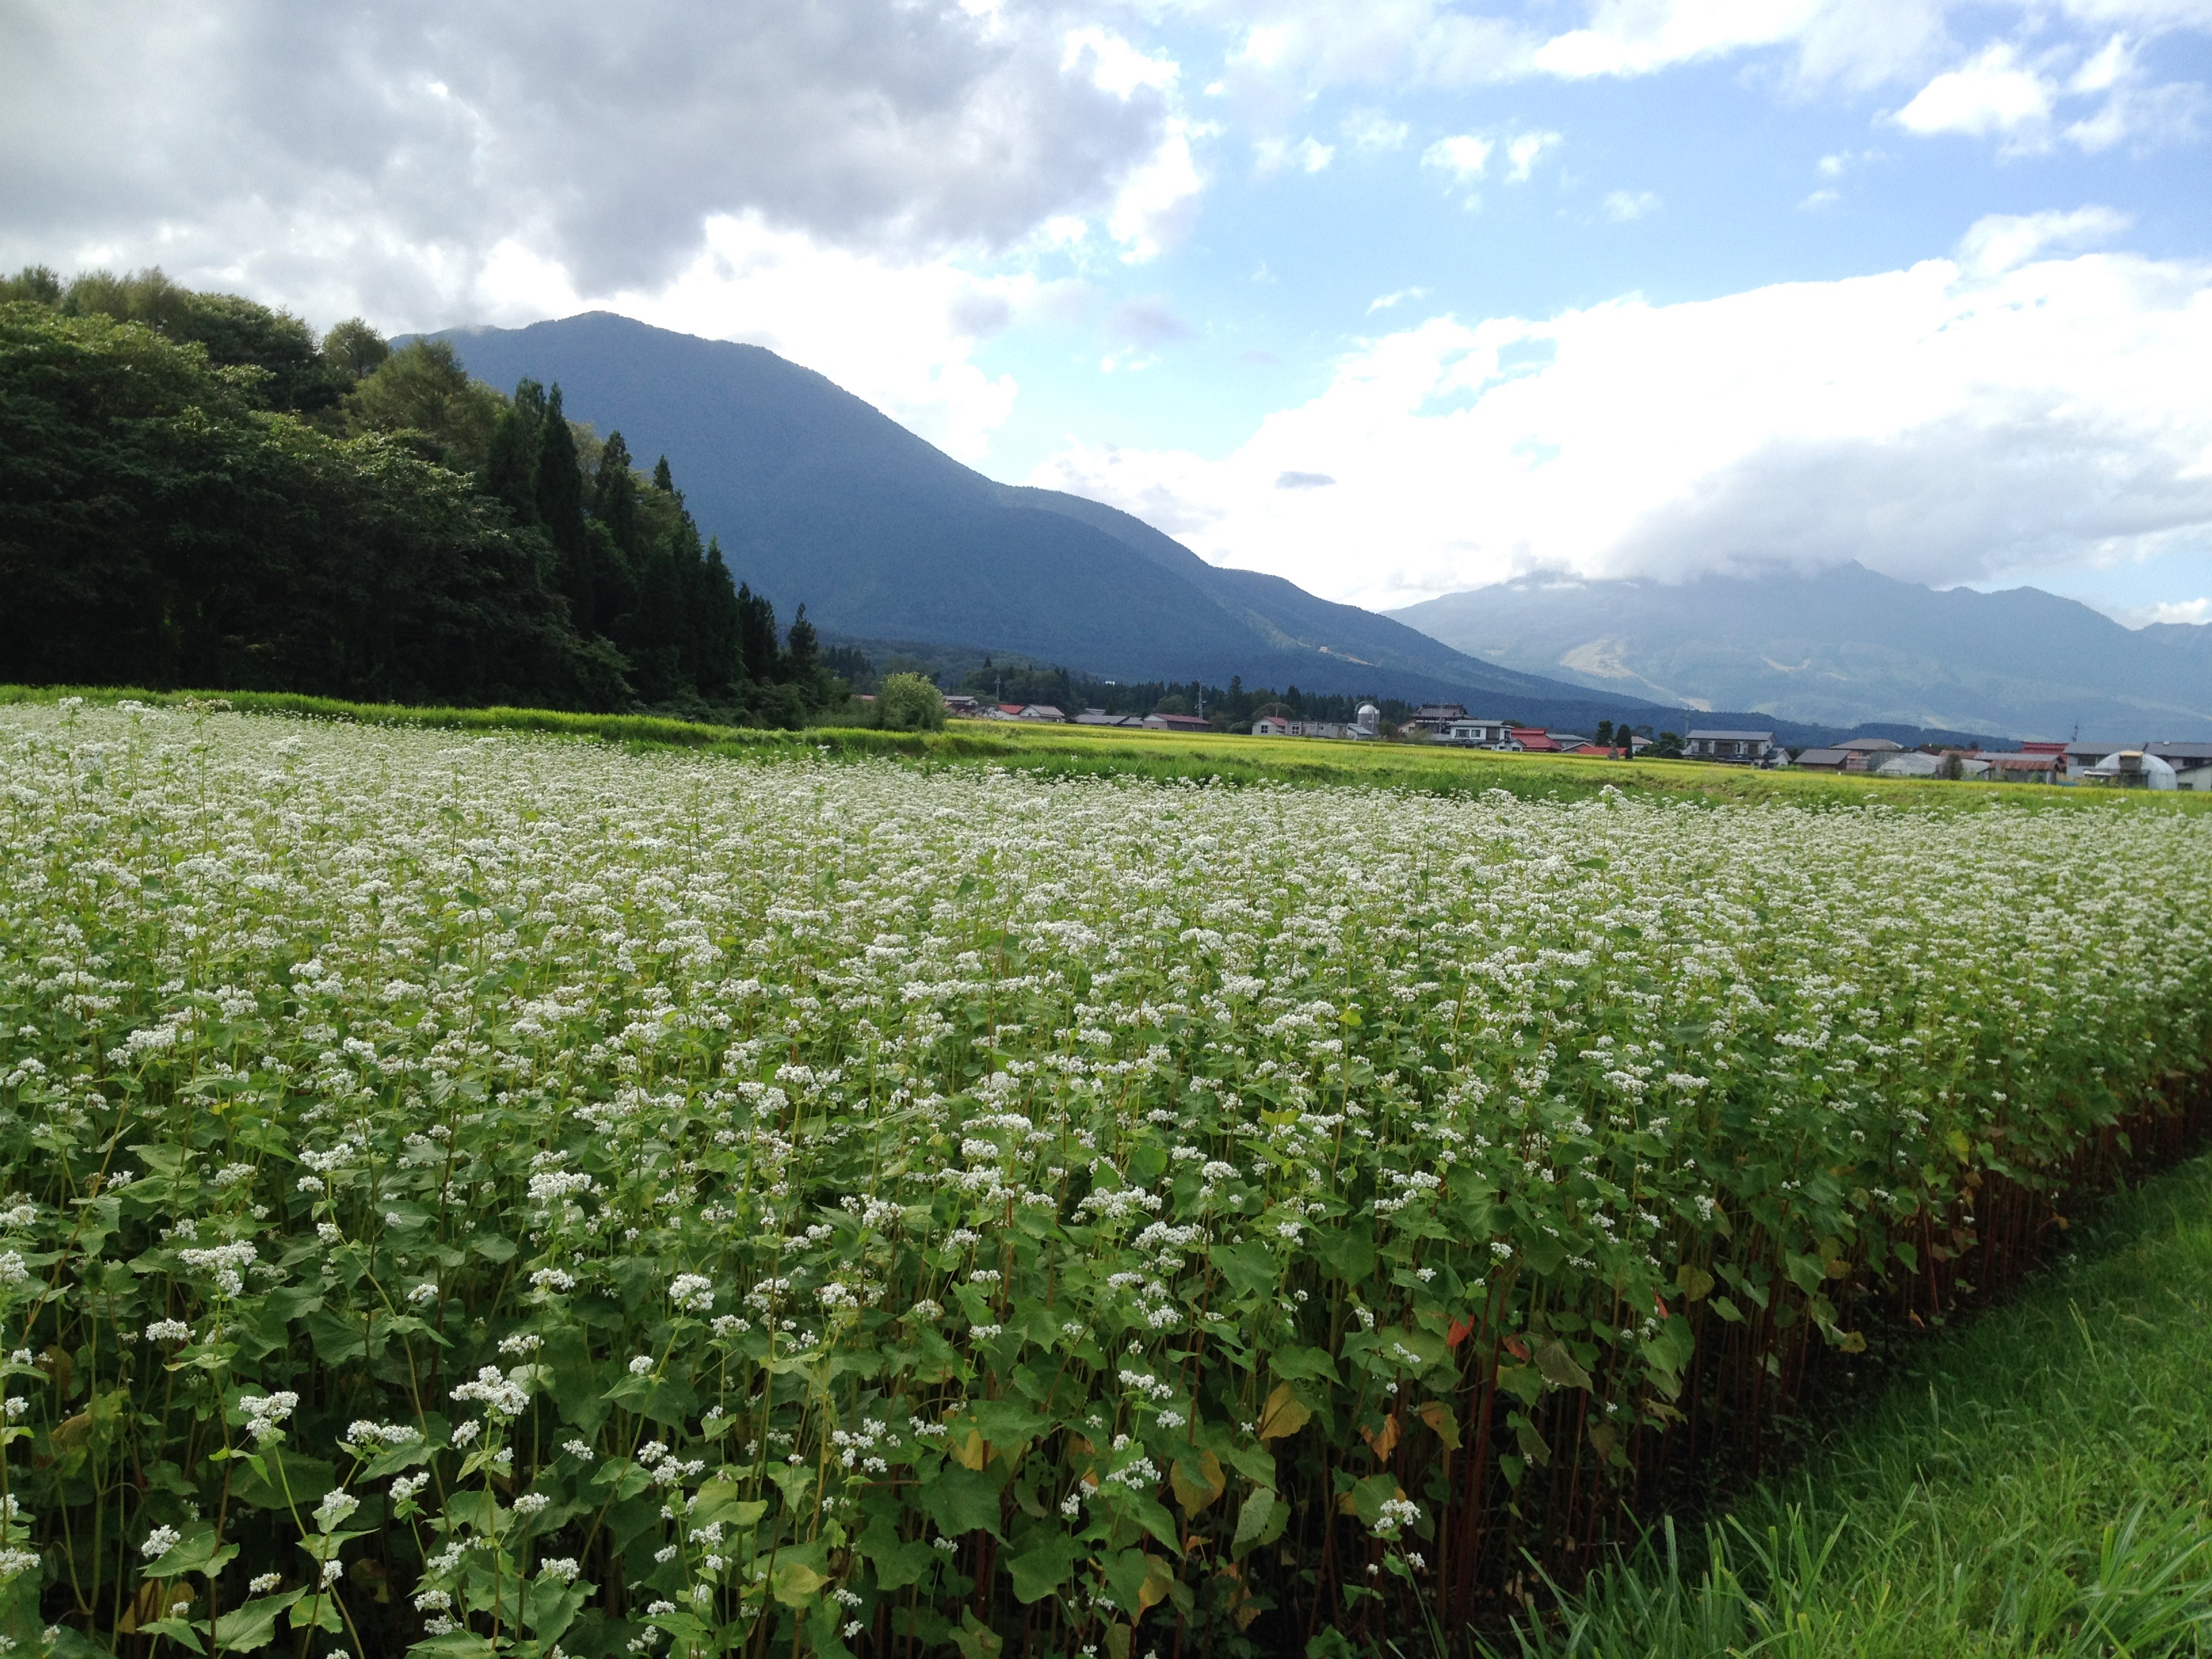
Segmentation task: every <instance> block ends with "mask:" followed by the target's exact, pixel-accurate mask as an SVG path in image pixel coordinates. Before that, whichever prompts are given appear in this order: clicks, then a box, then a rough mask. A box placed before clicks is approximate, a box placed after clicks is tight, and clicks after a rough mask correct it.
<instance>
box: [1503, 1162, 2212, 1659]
mask: <svg viewBox="0 0 2212 1659" xmlns="http://www.w3.org/2000/svg"><path fill="white" fill-rule="evenodd" d="M2082 1233H2083V1234H2084V1235H2086V1237H2078V1239H2077V1243H2076V1246H2075V1254H2073V1255H2070V1256H2069V1257H2068V1258H2066V1259H2065V1260H2063V1261H2061V1262H2059V1263H2058V1264H2057V1265H2056V1266H2055V1267H2052V1268H2051V1270H2049V1271H2047V1272H2045V1273H2042V1274H2040V1275H2039V1276H2038V1278H2037V1279H2036V1280H2035V1281H2034V1282H2033V1284H2032V1285H2030V1286H2028V1288H2027V1290H2026V1291H2024V1292H2023V1293H2022V1294H2021V1297H2019V1298H2018V1299H2017V1300H2016V1301H2015V1302H2013V1303H2010V1304H2008V1305H2006V1306H2004V1307H2003V1308H2002V1309H1998V1310H1992V1311H1990V1312H1989V1313H1987V1314H1984V1315H1983V1316H1980V1317H1978V1318H1977V1319H1975V1320H1973V1321H1972V1322H1969V1323H1967V1324H1966V1326H1965V1327H1964V1328H1961V1329H1960V1330H1958V1331H1956V1332H1954V1333H1951V1334H1944V1335H1942V1336H1939V1337H1937V1338H1936V1339H1934V1340H1932V1341H1931V1342H1930V1344H1929V1346H1928V1347H1927V1348H1926V1349H1925V1350H1924V1351H1923V1352H1921V1353H1920V1354H1918V1355H1917V1356H1915V1357H1914V1358H1913V1359H1912V1360H1911V1363H1909V1364H1907V1365H1906V1366H1905V1367H1904V1368H1902V1369H1901V1370H1899V1372H1898V1373H1896V1374H1894V1375H1893V1376H1892V1377H1891V1378H1890V1379H1889V1380H1887V1382H1886V1383H1884V1385H1883V1386H1882V1388H1881V1391H1880V1393H1879V1395H1877V1397H1876V1398H1875V1400H1874V1401H1871V1402H1870V1403H1869V1406H1868V1407H1867V1408H1866V1409H1865V1410H1864V1411H1863V1413H1851V1414H1849V1415H1846V1416H1845V1417H1844V1418H1842V1419H1839V1420H1838V1421H1836V1422H1834V1423H1832V1425H1827V1426H1826V1429H1825V1431H1823V1433H1822V1434H1821V1436H1820V1442H1819V1443H1818V1445H1817V1447H1816V1449H1814V1453H1813V1455H1812V1456H1811V1457H1810V1458H1809V1460H1808V1462H1806V1463H1805V1464H1804V1466H1803V1467H1802V1468H1800V1469H1799V1470H1798V1471H1797V1472H1796V1473H1795V1474H1792V1475H1791V1476H1790V1477H1788V1478H1786V1479H1778V1480H1771V1481H1769V1482H1766V1483H1765V1484H1764V1485H1762V1486H1759V1487H1757V1488H1755V1489H1754V1490H1753V1492H1751V1493H1750V1494H1749V1495H1748V1497H1747V1498H1745V1499H1744V1500H1743V1501H1742V1502H1741V1503H1739V1504H1737V1505H1736V1506H1735V1509H1734V1510H1733V1512H1732V1513H1731V1514H1730V1515H1729V1516H1728V1517H1727V1518H1726V1519H1724V1520H1723V1521H1722V1522H1717V1523H1716V1524H1714V1525H1711V1526H1710V1527H1707V1528H1705V1529H1704V1530H1703V1533H1702V1535H1701V1536H1698V1537H1694V1538H1692V1537H1685V1536H1681V1535H1679V1534H1677V1532H1676V1531H1675V1529H1674V1528H1673V1527H1672V1526H1671V1525H1670V1526H1666V1527H1662V1528H1660V1529H1658V1530H1657V1531H1656V1533H1655V1534H1653V1535H1652V1537H1651V1538H1650V1539H1649V1540H1647V1541H1646V1543H1645V1545H1644V1547H1643V1548H1642V1549H1641V1550H1640V1551H1639V1552H1638V1553H1637V1555H1636V1556H1635V1557H1634V1558H1633V1559H1632V1560H1631V1561H1630V1562H1629V1563H1628V1564H1627V1565H1626V1566H1624V1567H1621V1568H1619V1569H1616V1570H1613V1571H1608V1572H1605V1573H1601V1574H1599V1575H1598V1576H1596V1577H1594V1578H1593V1579H1592V1580H1591V1581H1590V1583H1589V1584H1588V1585H1587V1586H1586V1587H1585V1589H1583V1592H1582V1594H1581V1595H1577V1596H1570V1597H1566V1598H1565V1599H1564V1601H1563V1602H1562V1604H1561V1606H1560V1607H1559V1608H1558V1609H1557V1611H1556V1613H1555V1614H1554V1615H1553V1616H1552V1617H1550V1618H1547V1620H1545V1621H1544V1622H1543V1623H1542V1625H1541V1626H1538V1627H1536V1628H1526V1627H1524V1628H1523V1629H1522V1631H1521V1632H1519V1633H1518V1641H1517V1644H1509V1645H1507V1646H1506V1647H1504V1649H1502V1650H1500V1649H1493V1650H1492V1653H1493V1654H1498V1653H1500V1652H1503V1653H1509V1654H1510V1653H1515V1652H1516V1651H1517V1654H1518V1655H1519V1656H1521V1659H1569V1656H1576V1659H1718V1656H1723V1655H1732V1654H1749V1653H1753V1652H1758V1653H1762V1654H1773V1655H1789V1656H1795V1659H1831V1656H1834V1659H1844V1656H1849V1659H1874V1656H1881V1659H1893V1656H1894V1659H1907V1656H1910V1659H1954V1656H1969V1655H1971V1656H1995V1655H1999V1654H2003V1655H2026V1654H2033V1655H2045V1654H2049V1655H2063V1656H2075V1655H2081V1656H2088V1655H2107V1654H2112V1655H2130V1656H2148V1655H2154V1654H2156V1655H2172V1654H2203V1653H2206V1652H2212V1159H2204V1158H2200V1159H2198V1160H2197V1161H2195V1162H2192V1163H2191V1164H2186V1165H2185V1166H2183V1167H2182V1168H2180V1169H2179V1170H2173V1171H2172V1172H2170V1173H2168V1174H2166V1175H2165V1176H2160V1177H2159V1178H2157V1179H2155V1180H2154V1181H2151V1182H2148V1183H2147V1184H2145V1185H2144V1186H2142V1188H2138V1189H2137V1190H2136V1191H2135V1192H2133V1193H2131V1194H2127V1195H2124V1196H2123V1197H2121V1198H2119V1199H2118V1200H2114V1201H2113V1202H2112V1204H2111V1205H2110V1206H2108V1207H2107V1208H2106V1212H2104V1213H2103V1214H2102V1215H2100V1217H2099V1218H2098V1219H2097V1221H2096V1222H2095V1224H2094V1225H2093V1227H2091V1228H2085V1229H2083V1230H2082Z"/></svg>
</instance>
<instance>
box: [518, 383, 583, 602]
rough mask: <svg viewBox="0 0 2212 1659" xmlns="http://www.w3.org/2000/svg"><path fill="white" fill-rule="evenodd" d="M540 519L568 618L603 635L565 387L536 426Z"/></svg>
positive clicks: (550, 397) (534, 477) (534, 481)
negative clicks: (564, 411)
mask: <svg viewBox="0 0 2212 1659" xmlns="http://www.w3.org/2000/svg"><path fill="white" fill-rule="evenodd" d="M531 491H532V505H533V506H534V507H536V509H537V513H536V516H537V520H538V525H539V526H540V527H541V528H543V529H544V532H545V539H546V540H547V541H549V542H550V543H551V544H552V546H553V557H554V568H555V569H556V571H557V572H558V573H559V580H560V583H561V591H562V592H563V593H565V594H567V595H568V613H569V615H570V616H571V617H574V619H575V623H576V626H577V628H578V629H580V631H581V632H584V633H586V634H590V633H595V632H598V631H599V626H600V619H599V602H598V601H599V593H598V590H599V583H598V582H597V580H595V578H596V576H597V574H598V573H597V572H595V571H594V570H593V569H592V563H593V560H592V545H591V538H590V537H589V535H588V534H587V533H586V530H585V528H584V473H583V469H582V468H581V467H580V465H578V464H577V461H576V439H575V435H574V434H573V433H571V432H570V431H569V430H568V416H565V415H564V414H562V410H561V388H560V387H559V386H555V387H554V388H553V390H552V391H551V392H550V393H548V394H547V396H546V399H545V412H544V416H543V417H542V418H541V419H540V420H539V421H538V463H537V465H536V466H535V467H533V468H532V472H531Z"/></svg>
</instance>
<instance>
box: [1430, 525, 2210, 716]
mask: <svg viewBox="0 0 2212 1659" xmlns="http://www.w3.org/2000/svg"><path fill="white" fill-rule="evenodd" d="M1391 614H1392V615H1393V616H1394V617H1396V618H1397V619H1398V620H1400V621H1402V622H1406V623H1410V624H1412V625H1413V626H1414V627H1416V628H1419V629H1421V630H1422V631H1423V632H1425V633H1427V634H1430V635H1433V636H1434V637H1436V638H1437V639H1438V640H1440V641H1443V642H1444V643H1445V644H1448V645H1451V646H1455V647H1457V648H1459V649H1461V650H1462V651H1466V652H1468V653H1470V654H1473V655H1477V656H1480V657H1482V658H1483V659H1486V660H1487V661H1490V662H1493V663H1496V664H1498V665H1499V666H1501V667H1509V668H1514V669H1517V670H1519V671H1522V672H1524V673H1543V674H1547V675H1556V676H1558V677H1559V678H1563V679H1567V680H1571V681H1573V682H1576V683H1577V684H1583V685H1588V686H1590V687H1592V688H1610V687H1618V688H1619V689H1620V690H1623V691H1626V692H1630V693H1632V694H1635V695H1639V696H1647V697H1651V698H1654V699H1656V700H1659V701H1662V702H1691V703H1695V704H1703V705H1705V706H1707V707H1719V708H1755V709H1759V710H1760V711H1762V712H1765V713H1768V714H1773V715H1776V716H1778V717H1780V718H1783V719H1788V720H1805V721H1814V722H1824V723H1831V724H1835V725H1850V724H1854V723H1857V722H1860V721H1893V722H1899V723H1904V724H1910V725H1916V726H1951V727H1961V728H1965V729H1968V730H1978V731H1988V732H2000V733H2003V734H2006V735H2009V736H2012V737H2018V738H2026V737H2064V736H2067V735H2068V734H2069V733H2070V732H2073V731H2074V730H2075V728H2076V727H2077V726H2078V727H2079V728H2080V729H2081V732H2083V733H2084V734H2085V735H2093V736H2099V737H2112V738H2121V739H2140V738H2148V737H2167V738H2198V737H2204V736H2212V628H2207V627H2204V626H2198V625H2188V624H2173V623H2169V624H2164V625H2160V626H2158V627H2154V628H2147V629H2138V630H2130V629H2126V628H2123V627H2122V626H2121V625H2120V624H2119V623H2116V622H2114V621H2112V619H2111V618H2110V617H2106V616H2104V615H2102V614H2101V613H2100V612H2098V611H2093V610H2091V609H2090V608H2089V607H2088V606H2087V605H2081V604H2078V603H2076V602H2075V601H2074V600H2071V599H2059V598H2057V597H2056V596H2055V595H2052V594H2050V593H2045V592H2040V591H2039V590H2038V589H2035V588H2015V589H2011V590H2008V591H2007V592H1999V593H1978V592H1972V591H1970V590H1967V589H1964V588H1959V589H1954V590H1953V591H1951V592H1944V593H1939V592H1934V591H1932V590H1930V589H1929V588H1926V587H1922V586H1917V585H1915V584H1912V583H1910V582H1901V581H1897V580H1893V579H1891V578H1889V577H1887V576H1881V575H1878V574H1875V573H1874V572H1873V571H1870V570H1867V569H1864V568H1862V567H1860V566H1857V565H1847V566H1844V567H1841V568H1836V569H1832V570H1826V571H1822V572H1820V573H1818V574H1813V575H1795V574H1780V575H1772V576H1766V577H1762V578H1756V579H1752V578H1735V577H1719V576H1710V577H1705V578H1702V579H1700V580H1696V581H1692V582H1686V583H1682V584H1680V585H1675V586H1668V585H1667V584H1664V583H1660V582H1653V581H1643V580H1623V581H1598V582H1573V581H1563V580H1558V579H1554V578H1538V577H1531V578H1524V579H1522V580H1517V581H1513V582H1506V583H1501V584H1498V585H1497V586H1491V587H1484V588H1477V589H1474V590H1473V591H1472V592H1465V593H1453V594H1447V595H1445V596H1444V597H1443V598H1441V599H1430V600H1427V601H1425V603H1423V604H1420V605H1412V606H1408V607H1407V608H1406V609H1405V610H1402V611H1394V612H1392V613H1391Z"/></svg>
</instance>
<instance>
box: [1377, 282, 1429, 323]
mask: <svg viewBox="0 0 2212 1659" xmlns="http://www.w3.org/2000/svg"><path fill="white" fill-rule="evenodd" d="M1428 295H1429V291H1428V289H1425V288H1401V289H1398V290H1397V292H1395V294H1378V295H1376V296H1375V298H1374V299H1373V300H1371V301H1369V302H1368V307H1367V314H1368V315H1369V316H1370V317H1372V316H1373V315H1374V314H1375V313H1376V312H1378V311H1388V310H1389V309H1390V307H1393V306H1395V305H1399V304H1401V303H1402V302H1403V301H1407V300H1425V299H1426V298H1428Z"/></svg>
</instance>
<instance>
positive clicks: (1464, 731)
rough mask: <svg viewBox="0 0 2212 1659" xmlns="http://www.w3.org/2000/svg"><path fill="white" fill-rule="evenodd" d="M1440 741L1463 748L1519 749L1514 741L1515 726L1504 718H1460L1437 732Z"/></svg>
mask: <svg viewBox="0 0 2212 1659" xmlns="http://www.w3.org/2000/svg"><path fill="white" fill-rule="evenodd" d="M1436 740H1437V742H1438V743H1449V744H1454V745H1455V746H1457V747H1459V748H1462V749H1517V748H1519V747H1520V745H1519V744H1516V743H1515V742H1514V741H1513V728H1512V727H1511V726H1508V725H1507V724H1506V723H1505V722H1504V720H1454V721H1452V722H1451V723H1450V724H1449V725H1448V726H1445V727H1444V728H1443V731H1442V732H1438V733H1437V738H1436Z"/></svg>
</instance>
